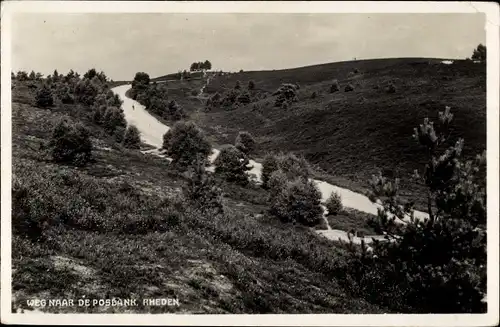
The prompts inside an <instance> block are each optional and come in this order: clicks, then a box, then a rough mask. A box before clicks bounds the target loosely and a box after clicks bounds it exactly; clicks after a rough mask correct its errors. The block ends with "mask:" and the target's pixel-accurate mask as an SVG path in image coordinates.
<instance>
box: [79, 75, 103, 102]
mask: <svg viewBox="0 0 500 327" xmlns="http://www.w3.org/2000/svg"><path fill="white" fill-rule="evenodd" d="M97 81H98V80H95V79H93V82H91V81H90V80H89V79H87V78H85V79H83V80H81V81H79V82H78V83H77V84H76V86H75V91H74V94H75V100H76V101H78V102H80V103H83V104H85V105H88V106H91V105H92V104H94V101H95V98H96V97H97V95H98V94H99V87H98V85H97Z"/></svg>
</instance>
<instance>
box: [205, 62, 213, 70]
mask: <svg viewBox="0 0 500 327" xmlns="http://www.w3.org/2000/svg"><path fill="white" fill-rule="evenodd" d="M203 69H205V70H210V69H212V63H211V62H210V61H208V60H205V62H204V63H203Z"/></svg>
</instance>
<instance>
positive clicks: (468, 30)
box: [12, 13, 486, 80]
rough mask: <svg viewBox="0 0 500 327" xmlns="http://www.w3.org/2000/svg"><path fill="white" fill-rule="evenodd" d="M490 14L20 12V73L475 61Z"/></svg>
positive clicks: (15, 33)
mask: <svg viewBox="0 0 500 327" xmlns="http://www.w3.org/2000/svg"><path fill="white" fill-rule="evenodd" d="M485 40H486V33H485V16H484V15H483V14H190V15H186V14H26V13H24V14H16V15H15V16H13V21H12V51H13V56H12V64H13V69H14V70H15V71H17V70H20V69H22V70H27V71H31V70H35V71H37V72H42V73H43V74H49V73H52V72H53V70H54V69H57V70H58V71H59V72H62V73H66V72H67V71H68V70H69V69H73V70H75V71H79V72H85V71H86V70H87V69H89V68H92V67H95V68H96V69H98V70H103V71H104V72H105V73H106V74H107V75H108V76H109V77H111V78H112V79H114V80H130V79H132V78H133V76H134V75H135V73H136V72H138V71H144V72H147V73H148V74H150V76H151V77H155V76H159V75H164V74H167V73H171V72H176V71H178V70H181V69H189V66H190V64H191V63H192V62H194V61H204V60H206V59H208V60H210V61H211V62H212V65H213V68H214V69H217V70H219V69H222V70H231V71H238V70H240V69H244V70H261V69H281V68H290V67H299V66H307V65H313V64H320V63H327V62H335V61H344V60H352V59H353V58H354V57H356V58H357V59H369V58H391V57H392V58H394V57H434V58H465V57H468V56H470V55H471V54H472V50H473V48H475V47H476V46H477V45H478V44H479V43H483V44H484V43H485Z"/></svg>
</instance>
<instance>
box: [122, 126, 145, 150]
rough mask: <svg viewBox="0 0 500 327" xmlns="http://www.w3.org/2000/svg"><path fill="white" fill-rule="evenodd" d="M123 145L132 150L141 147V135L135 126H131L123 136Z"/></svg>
mask: <svg viewBox="0 0 500 327" xmlns="http://www.w3.org/2000/svg"><path fill="white" fill-rule="evenodd" d="M123 145H124V146H125V147H127V148H130V149H139V148H140V147H141V133H140V132H139V130H138V129H137V127H135V126H134V125H130V126H129V127H128V128H127V130H126V131H125V134H124V136H123Z"/></svg>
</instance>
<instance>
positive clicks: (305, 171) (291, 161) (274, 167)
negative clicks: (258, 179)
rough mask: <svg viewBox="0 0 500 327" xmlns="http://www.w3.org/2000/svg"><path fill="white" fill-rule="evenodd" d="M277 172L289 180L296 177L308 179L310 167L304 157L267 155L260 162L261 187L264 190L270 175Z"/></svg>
mask: <svg viewBox="0 0 500 327" xmlns="http://www.w3.org/2000/svg"><path fill="white" fill-rule="evenodd" d="M278 170H280V171H281V173H283V174H285V176H287V179H290V180H292V179H294V178H296V177H304V178H309V175H310V174H311V167H310V166H309V163H308V162H307V160H306V159H305V158H304V157H297V156H296V155H294V154H284V153H280V154H278V155H274V154H269V153H268V154H266V156H265V157H264V161H263V162H262V186H263V187H264V188H268V187H269V180H270V178H271V175H272V174H273V172H275V171H278Z"/></svg>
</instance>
